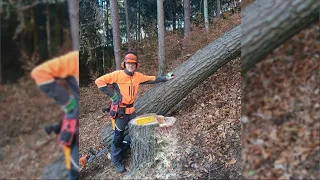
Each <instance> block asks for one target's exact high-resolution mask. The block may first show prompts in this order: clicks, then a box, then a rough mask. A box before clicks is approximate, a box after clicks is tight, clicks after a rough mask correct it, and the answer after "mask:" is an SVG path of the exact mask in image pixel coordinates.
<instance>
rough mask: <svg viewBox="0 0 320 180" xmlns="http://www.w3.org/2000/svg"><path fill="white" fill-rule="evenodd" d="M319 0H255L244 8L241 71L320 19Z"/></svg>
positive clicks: (245, 70) (244, 70)
mask: <svg viewBox="0 0 320 180" xmlns="http://www.w3.org/2000/svg"><path fill="white" fill-rule="evenodd" d="M319 7H320V1H319V0H308V1H306V0H295V1H292V0H268V1H265V0H256V1H255V2H253V3H251V4H250V5H248V6H247V7H246V8H244V10H243V11H242V16H241V26H242V29H241V30H242V31H241V33H242V34H241V62H242V63H241V72H242V74H245V73H246V72H247V71H248V70H249V69H250V68H252V67H254V65H255V64H256V63H258V62H259V61H260V60H261V59H263V58H264V57H265V56H267V54H268V53H270V52H271V51H273V50H274V49H275V48H276V47H278V46H279V45H281V44H283V43H284V42H285V41H286V40H288V39H289V38H291V37H292V36H294V35H295V34H297V33H298V32H299V31H301V30H302V29H304V28H305V27H306V26H307V25H309V24H310V23H312V22H314V21H316V20H317V19H318V18H319Z"/></svg>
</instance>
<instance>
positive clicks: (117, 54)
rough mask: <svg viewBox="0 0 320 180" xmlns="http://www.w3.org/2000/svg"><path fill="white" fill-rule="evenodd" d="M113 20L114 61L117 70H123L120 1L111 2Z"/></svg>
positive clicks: (113, 0) (111, 0) (112, 0)
mask: <svg viewBox="0 0 320 180" xmlns="http://www.w3.org/2000/svg"><path fill="white" fill-rule="evenodd" d="M110 9H111V18H112V33H113V47H114V59H115V64H116V69H117V70H119V69H121V66H120V64H121V41H120V25H119V14H118V1H117V0H110Z"/></svg>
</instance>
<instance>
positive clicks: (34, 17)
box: [32, 6, 39, 52]
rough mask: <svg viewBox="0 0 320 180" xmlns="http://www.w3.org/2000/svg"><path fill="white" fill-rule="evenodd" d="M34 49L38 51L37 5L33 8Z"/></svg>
mask: <svg viewBox="0 0 320 180" xmlns="http://www.w3.org/2000/svg"><path fill="white" fill-rule="evenodd" d="M32 18H33V49H34V50H37V52H39V51H38V46H39V41H38V35H39V33H38V28H39V26H38V22H37V6H35V7H34V10H33V17H32Z"/></svg>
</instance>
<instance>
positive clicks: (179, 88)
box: [134, 25, 241, 115]
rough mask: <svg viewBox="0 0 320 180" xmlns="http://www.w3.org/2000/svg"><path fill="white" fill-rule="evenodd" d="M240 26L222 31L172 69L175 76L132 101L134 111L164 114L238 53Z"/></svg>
mask: <svg viewBox="0 0 320 180" xmlns="http://www.w3.org/2000/svg"><path fill="white" fill-rule="evenodd" d="M240 36H241V27H240V25H239V26H237V27H235V28H234V29H232V30H231V31H229V32H227V33H225V34H224V35H223V36H222V37H220V38H218V39H217V40H215V41H214V42H212V43H211V44H209V45H208V46H206V47H204V48H203V49H200V50H199V51H198V52H197V53H196V54H194V55H193V56H192V57H191V58H190V59H188V60H187V61H185V62H184V63H182V64H181V65H180V66H179V67H178V68H177V69H176V70H174V71H173V74H174V76H175V78H173V79H172V80H170V81H167V82H165V83H162V84H159V85H157V86H156V87H154V88H153V89H151V90H149V91H148V92H146V93H145V94H144V95H143V96H141V97H139V99H138V100H137V101H136V103H135V105H134V106H135V108H136V112H137V114H141V113H157V114H162V115H164V114H166V113H167V112H168V111H169V110H170V109H171V108H172V107H174V106H175V104H177V103H178V102H179V101H181V100H182V99H183V98H184V97H185V96H186V95H187V94H188V93H189V92H191V91H192V89H194V88H195V87H197V86H198V85H199V84H200V83H202V82H203V81H204V80H205V79H207V78H208V77H209V76H211V75H212V74H213V73H214V72H215V71H217V70H218V69H219V68H220V67H222V66H223V65H224V64H226V63H227V62H229V61H230V60H231V59H234V58H235V57H237V56H239V55H240Z"/></svg>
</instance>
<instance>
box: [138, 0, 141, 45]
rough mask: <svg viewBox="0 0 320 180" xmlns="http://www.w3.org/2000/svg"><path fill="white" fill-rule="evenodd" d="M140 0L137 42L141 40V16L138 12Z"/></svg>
mask: <svg viewBox="0 0 320 180" xmlns="http://www.w3.org/2000/svg"><path fill="white" fill-rule="evenodd" d="M140 3H141V2H140V0H138V39H139V42H141V19H140V18H141V16H140V13H141V4H140Z"/></svg>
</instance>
